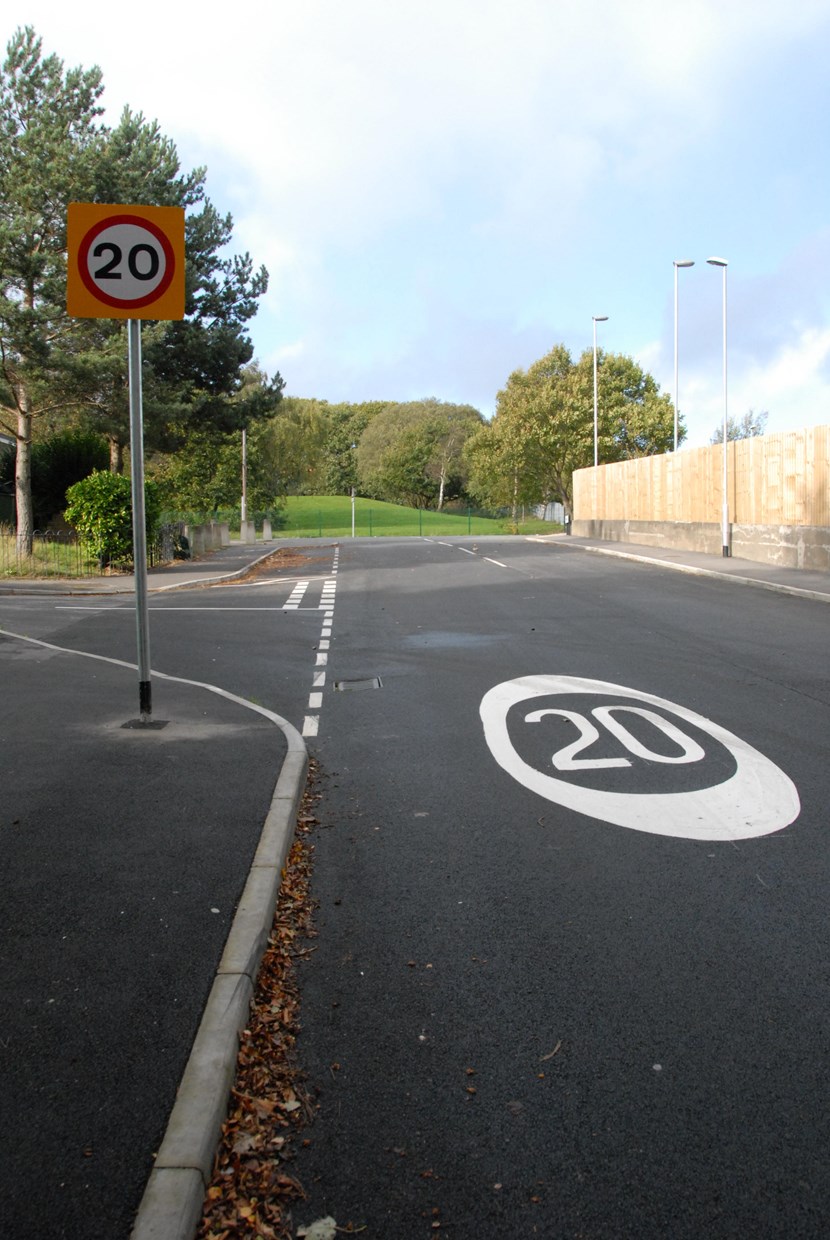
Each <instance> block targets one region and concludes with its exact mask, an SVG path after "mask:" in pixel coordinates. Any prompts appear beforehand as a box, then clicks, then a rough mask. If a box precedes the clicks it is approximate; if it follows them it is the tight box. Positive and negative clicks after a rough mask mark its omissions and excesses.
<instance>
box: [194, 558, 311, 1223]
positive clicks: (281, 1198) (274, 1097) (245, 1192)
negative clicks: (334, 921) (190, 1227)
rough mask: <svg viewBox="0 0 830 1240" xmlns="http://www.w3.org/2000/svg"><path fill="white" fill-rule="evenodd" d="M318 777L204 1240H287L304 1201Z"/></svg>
mask: <svg viewBox="0 0 830 1240" xmlns="http://www.w3.org/2000/svg"><path fill="white" fill-rule="evenodd" d="M277 554H279V552H278V553H277ZM316 776H317V767H316V763H315V762H314V761H313V759H312V761H311V762H310V769H309V780H308V785H307V788H306V792H305V796H304V799H303V805H302V808H301V811H300V815H299V819H298V824H297V828H296V833H295V839H294V843H293V845H292V847H291V851H290V853H289V856H288V861H287V863H286V868H285V873H284V876H283V882H282V886H281V888H280V895H279V901H278V904H277V911H276V914H275V917H274V924H273V928H272V930H271V935H270V938H269V941H268V946H267V948H266V950H265V954H264V955H263V957H262V963H261V965H260V969H259V974H258V976H257V985H256V990H255V993H254V1001H253V1004H252V1007H251V1013H250V1018H249V1020H248V1023H247V1026H246V1028H245V1029H244V1031H243V1033H242V1035H241V1037H240V1045H239V1056H238V1059H237V1073H236V1081H235V1084H234V1088H233V1091H232V1093H231V1098H230V1104H229V1109H228V1118H227V1120H226V1121H225V1124H224V1125H223V1128H222V1141H221V1144H220V1146H219V1150H218V1152H217V1155H216V1159H215V1162H214V1171H213V1178H212V1180H211V1183H210V1186H209V1188H208V1191H207V1196H206V1199H205V1204H204V1213H203V1217H202V1221H201V1224H200V1227H199V1231H198V1233H197V1234H198V1240H243V1238H244V1240H247V1238H248V1237H251V1238H253V1237H257V1238H258V1240H290V1237H291V1204H292V1202H295V1201H301V1200H303V1198H304V1196H305V1194H304V1192H303V1188H302V1185H301V1184H300V1183H299V1182H298V1180H297V1179H296V1178H295V1176H293V1175H292V1174H291V1169H290V1164H291V1159H292V1156H293V1149H294V1144H295V1142H296V1140H297V1139H298V1135H299V1133H300V1131H301V1129H302V1127H303V1125H304V1124H305V1123H306V1122H308V1121H309V1120H310V1119H311V1118H312V1116H313V1112H314V1103H313V1102H312V1101H311V1099H310V1097H309V1094H308V1093H307V1091H306V1089H305V1085H304V1081H303V1077H302V1073H301V1072H300V1070H299V1068H298V1066H297V1062H296V1058H295V1043H296V1038H297V1033H298V1031H299V1027H300V1026H299V1002H300V1000H299V990H298V984H297V978H296V964H295V961H296V959H297V958H298V957H302V956H304V955H305V954H306V951H307V949H306V948H305V946H304V944H305V941H306V940H307V939H308V938H310V937H312V936H313V934H314V926H313V912H314V905H313V901H312V899H311V894H310V886H311V866H312V859H313V846H312V844H311V842H310V840H309V833H310V831H311V829H312V826H313V825H314V824H315V823H316V818H315V817H314V814H313V809H314V806H315V804H316V802H317V801H318V800H319V799H320V798H319V794H318V793H316V792H315V791H314V784H315V779H316Z"/></svg>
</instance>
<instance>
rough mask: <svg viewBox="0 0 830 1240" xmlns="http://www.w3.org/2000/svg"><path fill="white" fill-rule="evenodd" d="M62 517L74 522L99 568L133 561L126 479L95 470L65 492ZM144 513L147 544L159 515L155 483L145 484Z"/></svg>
mask: <svg viewBox="0 0 830 1240" xmlns="http://www.w3.org/2000/svg"><path fill="white" fill-rule="evenodd" d="M66 498H67V499H68V500H69V504H68V507H67V509H66V512H65V513H64V516H65V517H66V519H67V521H69V522H70V523H71V524H72V525H74V527H75V529H76V530H77V531H78V534H79V536H80V538H81V541H82V542H83V543H84V545H85V546H86V547H88V549H89V551H90V552H91V553H92V555H94V556H97V558H98V560H99V562H100V564H101V567H102V568H105V567H106V565H107V564H110V563H111V562H112V561H116V562H119V563H127V564H129V563H132V559H133V510H132V495H131V489H130V480H129V478H125V477H123V476H122V475H121V474H111V473H108V472H107V471H106V470H96V471H95V472H94V473H92V474H90V475H89V477H88V478H83V479H82V480H81V481H80V482H76V483H75V484H74V486H71V487H70V488H69V490H68V491H67V493H66ZM144 515H145V526H146V530H147V541H148V543H149V542H151V541H152V540H153V538H154V537H155V534H156V530H157V529H158V524H159V520H160V517H161V501H160V498H159V494H158V490H157V488H156V485H155V483H153V482H145V484H144Z"/></svg>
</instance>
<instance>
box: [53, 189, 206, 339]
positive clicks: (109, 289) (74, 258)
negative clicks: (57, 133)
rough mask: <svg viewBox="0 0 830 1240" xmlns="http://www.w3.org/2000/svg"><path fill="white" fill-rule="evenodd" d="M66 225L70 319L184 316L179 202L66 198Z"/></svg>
mask: <svg viewBox="0 0 830 1240" xmlns="http://www.w3.org/2000/svg"><path fill="white" fill-rule="evenodd" d="M66 225H67V271H66V310H67V313H68V314H70V315H71V316H72V317H73V318H78V319H183V318H184V208H183V207H146V206H139V205H136V204H133V203H126V204H125V203H98V202H70V204H69V208H68V213H67V221H66Z"/></svg>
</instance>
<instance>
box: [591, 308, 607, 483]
mask: <svg viewBox="0 0 830 1240" xmlns="http://www.w3.org/2000/svg"><path fill="white" fill-rule="evenodd" d="M591 318H592V319H593V321H594V467H595V468H596V466H597V465H598V464H599V438H598V429H597V323H607V322H608V315H607V314H593V315H591Z"/></svg>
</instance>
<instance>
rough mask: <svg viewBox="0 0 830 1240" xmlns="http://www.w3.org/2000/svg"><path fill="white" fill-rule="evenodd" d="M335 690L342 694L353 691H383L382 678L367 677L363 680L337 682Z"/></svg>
mask: <svg viewBox="0 0 830 1240" xmlns="http://www.w3.org/2000/svg"><path fill="white" fill-rule="evenodd" d="M334 687H335V689H339V690H340V691H341V692H342V693H345V692H346V691H347V690H351V689H382V688H383V684H382V683H381V679H380V676H367V677H365V678H364V679H363V680H335V682H334Z"/></svg>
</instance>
